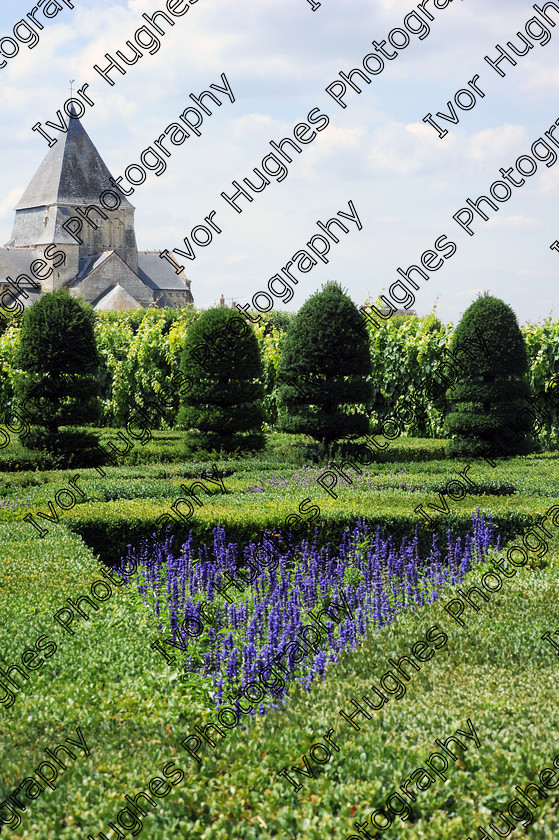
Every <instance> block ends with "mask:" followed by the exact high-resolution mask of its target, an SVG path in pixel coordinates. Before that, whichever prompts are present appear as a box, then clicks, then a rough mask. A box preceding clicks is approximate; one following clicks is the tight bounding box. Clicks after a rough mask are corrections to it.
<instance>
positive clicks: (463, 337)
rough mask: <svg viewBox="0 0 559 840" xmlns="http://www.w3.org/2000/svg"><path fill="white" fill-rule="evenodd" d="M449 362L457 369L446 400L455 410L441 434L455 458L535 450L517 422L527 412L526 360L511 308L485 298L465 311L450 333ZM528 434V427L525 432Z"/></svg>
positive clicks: (475, 302)
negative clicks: (444, 436) (446, 440)
mask: <svg viewBox="0 0 559 840" xmlns="http://www.w3.org/2000/svg"><path fill="white" fill-rule="evenodd" d="M450 356H451V358H452V361H453V363H455V364H456V366H457V368H458V369H459V371H460V372H459V374H458V377H457V379H456V381H455V382H454V384H453V385H452V386H451V387H450V388H449V389H448V391H447V397H448V399H449V400H450V401H451V402H452V403H453V410H452V411H451V412H450V413H449V414H448V415H447V417H446V421H445V430H446V432H447V433H448V434H450V435H451V436H452V437H451V439H450V440H449V442H448V445H447V452H448V454H449V455H450V456H454V457H480V456H494V455H515V454H525V453H527V452H531V451H533V450H534V448H535V443H534V440H533V438H532V436H531V435H530V434H529V433H527V431H526V426H525V427H524V428H523V427H522V426H520V427H518V422H517V418H518V417H519V416H521V413H522V411H523V409H526V408H527V407H528V403H527V400H528V398H529V397H530V386H529V384H528V382H527V381H526V374H527V373H528V369H529V366H528V355H527V352H526V344H525V342H524V338H523V335H522V332H521V330H520V327H519V326H518V322H517V320H516V316H515V314H514V312H513V311H512V309H511V308H510V306H507V305H506V304H505V303H503V301H502V300H499V299H498V298H495V297H491V296H490V295H488V294H485V295H483V296H480V297H479V298H478V299H477V300H476V301H474V303H473V304H472V305H471V306H470V307H468V309H467V310H466V312H465V313H464V315H463V317H462V320H461V321H460V323H459V324H458V327H457V328H456V331H455V333H454V336H453V339H452V342H451V345H450ZM528 428H529V426H528Z"/></svg>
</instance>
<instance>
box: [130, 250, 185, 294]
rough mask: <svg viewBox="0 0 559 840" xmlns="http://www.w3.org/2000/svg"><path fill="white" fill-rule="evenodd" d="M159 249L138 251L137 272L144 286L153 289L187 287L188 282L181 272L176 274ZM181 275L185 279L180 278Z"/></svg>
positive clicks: (169, 289)
mask: <svg viewBox="0 0 559 840" xmlns="http://www.w3.org/2000/svg"><path fill="white" fill-rule="evenodd" d="M160 253H161V252H160V251H138V274H139V275H140V278H141V279H142V280H143V281H144V283H145V284H146V286H149V288H150V289H153V290H154V291H158V290H161V291H165V290H167V291H182V292H184V290H185V289H189V285H187V282H188V283H190V281H189V280H188V278H186V275H184V273H183V272H181V274H177V273H176V271H175V269H174V268H173V266H172V265H171V264H170V263H168V262H167V260H162V259H161V258H160V256H159V254H160ZM181 275H183V276H184V277H185V280H186V282H185V280H181Z"/></svg>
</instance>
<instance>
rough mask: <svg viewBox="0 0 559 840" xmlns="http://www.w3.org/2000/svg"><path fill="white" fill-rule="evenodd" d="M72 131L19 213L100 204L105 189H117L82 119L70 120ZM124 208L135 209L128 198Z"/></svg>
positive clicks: (51, 156)
mask: <svg viewBox="0 0 559 840" xmlns="http://www.w3.org/2000/svg"><path fill="white" fill-rule="evenodd" d="M67 119H68V123H69V125H68V131H67V132H66V134H63V135H60V139H59V140H58V142H57V143H56V144H55V145H54V146H52V148H50V149H49V151H48V152H47V154H46V156H45V157H44V159H43V161H42V163H41V164H40V166H39V168H38V169H37V171H36V173H35V175H34V176H33V178H32V179H31V182H30V184H29V186H28V187H27V189H26V190H25V192H24V193H23V196H22V197H21V199H20V200H19V202H18V204H17V206H16V208H15V209H16V210H24V209H29V208H31V207H46V206H49V205H52V204H66V205H68V204H69V205H82V204H96V205H99V196H100V195H101V193H102V192H103V190H108V189H114V187H112V185H111V183H110V181H109V178H110V177H111V173H110V172H109V170H108V169H107V166H106V165H105V163H104V162H103V159H102V157H101V155H100V154H99V152H98V151H97V149H96V148H95V146H94V145H93V142H92V140H91V138H90V137H89V135H88V133H87V132H86V130H85V129H84V127H83V126H82V124H81V122H80V120H79V119H78V117H68V118H67ZM119 196H120V198H121V200H122V204H121V207H125V208H131V207H132V204H130V202H129V201H128V200H127V199H126V198H125V196H123V195H120V193H119Z"/></svg>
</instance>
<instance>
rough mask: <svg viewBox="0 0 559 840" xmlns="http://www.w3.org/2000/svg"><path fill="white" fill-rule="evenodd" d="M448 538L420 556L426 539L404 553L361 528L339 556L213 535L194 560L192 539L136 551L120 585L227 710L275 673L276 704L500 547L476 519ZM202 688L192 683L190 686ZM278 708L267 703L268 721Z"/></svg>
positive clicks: (334, 550) (274, 537)
mask: <svg viewBox="0 0 559 840" xmlns="http://www.w3.org/2000/svg"><path fill="white" fill-rule="evenodd" d="M446 536H447V539H446V545H444V546H440V547H439V545H438V544H437V539H436V537H435V536H433V540H432V544H431V549H430V551H429V553H428V554H426V555H424V556H421V554H420V552H419V543H418V539H417V534H416V535H415V538H414V539H412V540H406V539H404V540H402V542H401V544H400V545H399V546H398V547H396V545H395V542H394V540H393V538H392V537H389V538H388V539H387V540H383V539H382V538H381V536H380V528H377V529H376V531H374V530H372V529H371V527H370V526H369V525H368V524H367V523H366V522H363V521H362V520H360V521H359V522H358V523H357V525H356V526H355V528H354V529H353V530H351V531H348V532H346V533H345V534H344V539H343V542H342V543H341V544H340V545H339V546H338V547H333V546H331V545H328V546H327V547H320V546H318V545H317V543H316V540H304V541H303V542H302V543H297V542H295V541H294V540H290V542H291V545H289V544H288V540H287V538H284V535H282V533H281V532H279V533H277V534H267V535H265V536H264V538H263V539H262V540H261V541H260V542H259V543H258V544H256V543H254V542H251V543H249V545H247V546H245V547H244V549H243V551H242V552H241V551H240V550H239V549H238V546H237V545H236V544H235V543H231V542H230V541H229V540H228V539H227V535H226V533H225V531H224V529H223V528H219V527H215V528H214V529H213V543H212V544H211V545H204V546H202V547H199V548H198V550H197V551H196V550H195V548H194V540H193V538H192V536H191V537H190V539H189V540H188V541H187V542H186V543H185V544H184V545H183V546H182V547H181V551H180V553H179V554H178V556H175V555H174V553H173V547H172V538H171V539H167V540H164V541H163V540H153V541H151V543H146V544H144V545H143V546H142V548H141V550H140V551H134V550H130V551H129V553H128V556H127V558H126V562H125V563H124V564H123V566H122V569H123V570H124V569H126V568H129V567H135V568H136V569H137V571H136V573H135V575H133V576H132V577H124V575H123V580H126V579H128V581H129V584H130V585H131V586H134V587H135V588H137V590H138V591H139V592H140V593H141V595H142V596H143V599H144V601H145V603H146V605H147V606H148V607H149V608H151V609H152V610H153V611H154V613H155V614H156V615H157V617H158V619H159V621H160V632H161V638H162V642H164V643H165V644H167V650H168V652H172V653H175V649H177V648H178V649H182V650H184V655H181V657H180V659H181V660H183V662H184V667H185V670H186V671H187V672H193V674H195V673H200V674H202V675H204V676H206V675H208V673H209V674H210V675H211V677H212V679H213V683H214V689H215V699H216V701H217V703H218V704H220V703H222V702H224V696H225V695H230V694H235V693H237V694H238V693H239V691H244V690H245V689H246V687H247V686H249V685H251V684H254V682H255V681H256V682H257V681H258V680H259V679H260V675H261V672H262V670H263V669H264V670H265V669H266V667H267V666H268V667H269V666H270V664H271V663H274V666H275V667H276V668H278V669H279V670H280V671H281V672H282V673H283V674H285V677H282V678H281V683H282V684H281V685H278V687H277V689H275V690H274V691H273V698H275V699H276V700H278V701H279V700H280V699H282V698H283V697H284V696H285V695H286V693H287V691H288V689H289V683H290V682H291V681H294V680H296V681H298V682H301V683H303V684H304V685H305V686H306V687H308V686H309V685H310V683H311V681H312V680H313V678H314V677H315V676H317V675H320V676H322V675H323V674H324V671H325V667H326V665H327V664H328V663H329V662H336V661H337V660H338V658H339V654H340V653H341V652H342V651H345V650H349V649H355V648H356V646H357V644H358V641H359V643H362V640H363V637H364V636H366V635H367V633H368V632H370V631H371V630H372V629H373V628H377V629H378V628H380V627H382V626H383V625H384V624H387V623H389V622H390V621H393V620H394V617H395V616H396V615H397V614H398V613H399V612H400V611H402V610H405V609H409V608H410V607H412V606H413V605H420V604H424V603H429V602H432V601H435V600H436V599H437V597H438V594H439V592H440V591H441V589H442V587H443V586H444V584H445V583H446V582H447V581H450V582H451V583H453V584H456V583H459V582H460V581H461V580H462V579H463V578H464V576H465V575H466V573H467V572H468V571H469V570H470V569H471V568H473V566H474V565H476V564H477V563H484V562H486V561H487V558H488V556H489V555H490V553H491V548H492V547H493V546H496V548H497V549H498V548H499V545H500V538H499V537H495V534H494V529H493V526H492V523H491V521H489V522H487V523H486V522H485V521H484V519H483V517H482V516H480V515H479V513H476V514H475V515H473V516H472V521H471V533H469V534H467V535H466V538H465V539H464V541H462V539H460V538H458V539H454V538H453V536H452V533H451V532H450V531H448V532H447V535H446ZM231 581H234V583H233V584H231ZM313 610H314V616H312V611H313ZM208 614H209V615H210V616H211V619H208V618H206V616H207V615H208ZM309 616H312V621H314V622H315V624H314V625H313V624H312V623H309V621H310V619H309ZM191 624H194V625H195V626H196V625H197V626H196V630H197V632H196V633H194V632H190V629H189V628H190V625H191ZM316 625H318V629H317V626H316ZM305 628H308V629H305ZM309 630H310V640H308V639H307V638H306V637H307V635H308V632H309ZM160 649H161V645H160ZM195 680H196V677H195V676H194V675H193V676H192V678H191V679H190V680H189V679H187V683H188V682H192V683H193V684H195ZM272 682H273V680H272ZM396 691H398V689H396ZM255 705H256V704H255ZM271 705H273V703H272V702H271V698H266V702H262V703H261V704H260V707H259V708H260V711H263V710H264V709H265V708H266V707H268V708H269V707H270V706H271ZM257 708H258V706H257Z"/></svg>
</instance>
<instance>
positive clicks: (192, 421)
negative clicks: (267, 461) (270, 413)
mask: <svg viewBox="0 0 559 840" xmlns="http://www.w3.org/2000/svg"><path fill="white" fill-rule="evenodd" d="M180 371H181V373H182V374H183V375H184V376H185V378H186V380H187V381H188V382H190V383H191V384H192V387H191V389H190V390H189V393H188V394H186V395H185V396H184V397H183V399H182V403H181V407H180V409H179V413H178V416H177V423H178V424H180V425H181V426H182V427H183V428H185V429H187V430H190V431H189V434H188V435H187V441H188V442H191V443H192V445H193V446H194V447H195V446H201V447H204V448H206V449H210V448H212V447H215V448H216V449H218V448H222V449H225V450H229V451H233V450H235V449H247V450H250V449H256V450H257V449H261V448H262V447H263V446H264V443H265V439H264V436H263V434H262V423H263V422H264V419H265V414H264V409H263V407H262V398H263V396H264V389H263V386H262V381H261V380H262V377H263V368H262V359H261V356H260V349H259V346H258V341H257V338H256V335H255V334H254V331H253V330H252V329H251V328H250V326H249V325H248V324H247V322H246V321H245V320H244V319H242V318H241V316H240V315H239V314H238V313H237V312H236V311H232V310H230V309H226V308H225V307H217V308H215V309H209V310H207V311H206V312H204V313H203V315H202V316H201V317H200V318H199V319H198V320H197V321H196V322H195V323H194V324H193V325H192V326H191V328H190V330H189V331H188V333H187V336H186V339H185V342H184V346H183V351H182V355H181V361H180Z"/></svg>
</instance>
